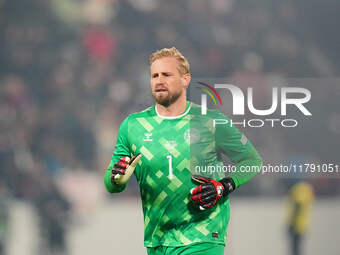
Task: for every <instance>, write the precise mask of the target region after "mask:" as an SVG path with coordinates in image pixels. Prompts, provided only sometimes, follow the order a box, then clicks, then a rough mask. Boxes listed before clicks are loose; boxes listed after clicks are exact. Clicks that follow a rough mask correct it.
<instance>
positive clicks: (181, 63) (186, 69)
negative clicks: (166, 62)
mask: <svg viewBox="0 0 340 255" xmlns="http://www.w3.org/2000/svg"><path fill="white" fill-rule="evenodd" d="M164 57H175V58H176V59H177V61H178V71H179V73H180V74H187V73H190V64H189V62H188V60H187V59H186V58H185V57H184V56H183V55H182V53H181V52H180V51H179V50H177V49H176V48H175V47H172V48H164V49H161V50H158V51H155V52H154V53H152V54H151V55H150V58H149V60H150V67H151V65H152V63H153V62H155V61H156V60H157V59H160V58H164Z"/></svg>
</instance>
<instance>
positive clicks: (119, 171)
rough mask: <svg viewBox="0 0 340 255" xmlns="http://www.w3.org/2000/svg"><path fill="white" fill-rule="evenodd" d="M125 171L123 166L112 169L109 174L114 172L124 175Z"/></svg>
mask: <svg viewBox="0 0 340 255" xmlns="http://www.w3.org/2000/svg"><path fill="white" fill-rule="evenodd" d="M125 171H126V169H125V168H121V169H118V168H116V169H112V171H111V174H112V175H116V174H120V175H124V174H125Z"/></svg>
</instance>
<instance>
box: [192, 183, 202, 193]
mask: <svg viewBox="0 0 340 255" xmlns="http://www.w3.org/2000/svg"><path fill="white" fill-rule="evenodd" d="M201 190H202V185H199V186H197V187H195V188H193V189H191V191H190V193H191V195H195V194H198V193H201Z"/></svg>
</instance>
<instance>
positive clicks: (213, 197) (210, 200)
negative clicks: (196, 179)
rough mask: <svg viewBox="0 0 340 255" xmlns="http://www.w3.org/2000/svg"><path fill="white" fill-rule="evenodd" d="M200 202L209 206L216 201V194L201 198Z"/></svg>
mask: <svg viewBox="0 0 340 255" xmlns="http://www.w3.org/2000/svg"><path fill="white" fill-rule="evenodd" d="M201 200H202V201H203V202H204V203H205V204H211V203H214V202H215V201H216V194H213V195H210V196H206V197H202V196H201Z"/></svg>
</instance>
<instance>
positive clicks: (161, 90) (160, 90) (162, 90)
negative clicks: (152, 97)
mask: <svg viewBox="0 0 340 255" xmlns="http://www.w3.org/2000/svg"><path fill="white" fill-rule="evenodd" d="M167 91H168V90H167V89H156V90H155V92H167Z"/></svg>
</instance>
